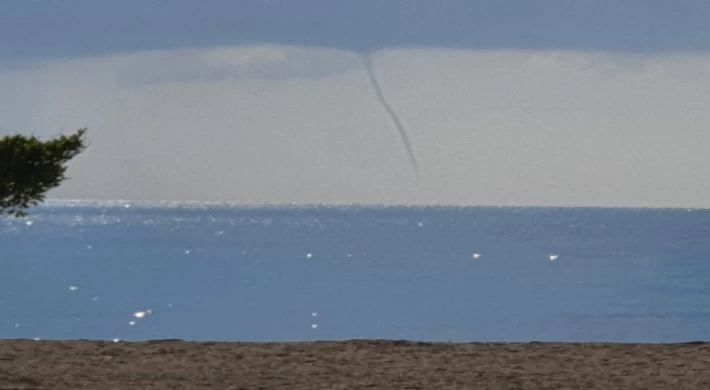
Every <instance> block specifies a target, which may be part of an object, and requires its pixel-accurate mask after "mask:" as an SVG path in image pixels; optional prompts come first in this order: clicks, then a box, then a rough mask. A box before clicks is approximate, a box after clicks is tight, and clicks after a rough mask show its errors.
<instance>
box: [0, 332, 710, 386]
mask: <svg viewBox="0 0 710 390" xmlns="http://www.w3.org/2000/svg"><path fill="white" fill-rule="evenodd" d="M257 388H258V389H304V390H305V389H359V388H362V389H366V388H367V389H468V388H477V389H517V388H524V389H559V388H587V389H649V388H664V389H665V388H667V389H671V388H672V389H708V388H710V342H706V341H689V342H683V343H608V342H592V343H575V342H526V343H518V342H466V343H441V342H418V341H407V340H347V341H294V342H232V341H229V342H221V341H184V340H176V339H168V340H149V341H130V342H125V341H121V342H113V341H94V340H53V341H45V340H40V341H35V340H27V339H22V340H0V389H53V390H62V389H67V390H68V389H77V390H79V389H92V390H103V389H111V390H123V389H231V390H237V389H257Z"/></svg>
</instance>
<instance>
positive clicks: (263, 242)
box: [0, 201, 710, 343]
mask: <svg viewBox="0 0 710 390" xmlns="http://www.w3.org/2000/svg"><path fill="white" fill-rule="evenodd" d="M0 338H3V339H19V338H26V339H43V340H44V339H59V340H67V339H101V340H113V341H137V340H150V339H172V338H178V339H183V340H199V341H207V340H211V341H313V340H345V339H406V340H419V341H443V342H447V341H451V342H470V341H504V342H528V341H561V342H562V341H565V342H567V341H573V342H664V343H665V342H686V341H697V340H710V210H703V209H628V208H525V207H413V206H412V207H404V206H402V207H393V206H390V207H387V206H356V205H352V206H298V205H283V206H240V205H236V204H226V203H220V204H215V203H194V202H192V203H171V202H153V203H150V202H143V203H140V202H127V201H49V202H47V203H46V204H44V205H41V206H38V207H36V208H33V209H31V210H30V214H29V216H28V217H26V218H2V219H0Z"/></svg>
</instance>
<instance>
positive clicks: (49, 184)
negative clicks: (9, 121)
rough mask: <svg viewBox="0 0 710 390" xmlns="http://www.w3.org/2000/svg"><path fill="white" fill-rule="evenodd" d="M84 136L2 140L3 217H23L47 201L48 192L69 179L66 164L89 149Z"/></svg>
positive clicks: (0, 192)
mask: <svg viewBox="0 0 710 390" xmlns="http://www.w3.org/2000/svg"><path fill="white" fill-rule="evenodd" d="M84 133H86V129H80V130H78V131H77V132H76V133H75V134H72V135H69V136H66V135H62V136H60V137H57V138H54V139H51V140H49V141H40V140H39V139H38V138H36V137H34V136H33V137H27V136H23V135H12V136H5V137H2V138H0V216H2V215H3V214H7V215H12V216H16V217H21V216H24V215H26V213H25V212H24V210H26V209H27V208H29V207H31V206H35V205H37V204H39V203H41V202H42V201H44V196H45V194H46V193H47V191H49V190H51V189H52V188H55V187H57V186H59V184H60V183H61V182H62V181H63V180H65V179H66V176H64V173H65V172H66V170H67V167H66V166H65V165H64V164H65V163H66V162H68V161H69V160H71V159H72V158H74V156H76V155H77V154H79V153H81V152H82V151H83V150H84V149H85V148H86V144H85V139H84Z"/></svg>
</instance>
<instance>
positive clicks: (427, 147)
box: [0, 3, 710, 207]
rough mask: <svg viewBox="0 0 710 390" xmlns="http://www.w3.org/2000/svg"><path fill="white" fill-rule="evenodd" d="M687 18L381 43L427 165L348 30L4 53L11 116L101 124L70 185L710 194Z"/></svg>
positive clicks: (631, 202)
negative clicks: (588, 40)
mask: <svg viewBox="0 0 710 390" xmlns="http://www.w3.org/2000/svg"><path fill="white" fill-rule="evenodd" d="M403 4H404V3H403ZM693 4H695V3H693ZM698 4H699V3H698ZM403 7H405V6H404V5H403ZM499 17H501V18H503V17H505V16H499ZM596 17H597V18H600V16H598V15H597V16H596ZM630 18H631V19H633V18H632V17H630ZM442 23H443V22H442ZM556 28H559V26H558V27H556ZM569 28H573V27H569ZM17 31H19V30H17ZM175 31H178V30H175ZM690 35H692V36H694V37H695V38H694V39H695V40H694V41H693V42H695V43H694V45H695V46H694V47H692V48H690V47H688V48H685V49H683V50H665V49H667V48H665V49H664V50H647V51H643V50H640V51H632V50H618V48H617V49H616V50H596V49H594V50H591V49H585V48H571V47H550V48H545V47H537V48H536V47H521V48H514V47H501V48H494V47H488V48H480V47H474V46H473V45H468V44H467V45H460V46H461V47H451V46H454V45H446V46H444V45H442V46H441V47H433V46H428V47H414V46H416V45H411V46H410V47H406V45H402V47H395V46H392V47H376V48H375V47H372V51H368V53H371V56H372V60H373V65H374V71H375V73H376V74H377V76H378V79H379V81H380V83H381V87H382V89H383V92H384V94H385V95H386V97H387V99H388V102H389V104H390V106H391V107H392V109H393V110H394V111H396V113H397V115H398V117H399V118H400V119H401V120H402V122H403V123H404V125H405V126H406V130H407V132H408V134H409V136H410V140H411V143H412V147H413V150H414V153H415V155H416V159H417V161H418V165H419V175H418V180H415V175H414V172H413V170H412V167H411V165H410V164H409V160H408V156H407V153H406V150H405V149H404V147H403V145H402V143H401V139H400V138H399V137H398V134H397V131H396V129H395V128H394V127H393V125H392V123H391V121H390V119H389V117H388V116H387V113H386V112H385V111H384V109H383V107H382V105H381V104H380V103H379V102H378V100H377V98H376V96H375V92H374V91H373V88H372V86H371V84H370V83H369V81H368V78H367V75H366V73H365V68H364V66H363V57H362V55H363V54H364V52H360V51H354V50H352V48H350V47H342V48H339V47H337V46H338V45H337V44H334V45H331V46H327V45H320V46H315V45H306V44H298V43H297V42H295V43H291V44H285V43H284V42H277V41H276V40H274V42H268V41H264V42H250V43H238V44H237V43H224V42H217V43H215V44H212V45H203V47H196V46H195V45H194V44H191V45H186V46H185V47H183V48H179V47H173V46H175V45H165V46H166V47H165V48H151V49H150V50H146V48H142V47H136V48H135V50H130V48H123V49H122V50H120V52H116V53H111V52H110V50H96V52H95V53H81V54H80V55H76V54H75V55H65V56H60V55H47V56H44V57H43V56H40V55H26V56H24V57H23V56H17V57H16V58H5V59H4V62H3V61H0V134H9V133H15V132H21V133H25V134H36V135H40V136H43V137H49V136H53V135H57V134H59V133H62V132H70V131H73V130H74V129H76V128H79V127H83V126H88V127H89V133H88V136H89V141H90V144H91V146H90V148H89V149H88V150H87V151H86V152H85V153H84V154H82V155H80V156H79V157H77V158H76V159H75V161H74V162H73V163H72V164H71V168H70V170H69V172H68V173H69V176H70V177H71V179H70V180H69V181H67V182H66V183H64V184H63V185H62V187H61V188H59V189H58V190H55V191H53V192H52V193H51V195H52V196H53V197H57V198H83V199H97V198H98V199H136V200H209V201H236V202H242V203H247V204H261V203H369V204H456V205H482V204H485V205H555V206H577V205H581V206H634V207H646V206H657V207H666V206H674V207H710V173H708V172H709V168H710V153H708V152H707V144H708V140H710V135H708V134H709V133H708V125H709V124H710V110H708V107H710V53H708V52H706V51H705V49H704V47H705V46H706V43H707V42H706V40H710V38H702V39H701V38H699V37H696V35H694V34H690ZM690 35H689V36H690ZM705 36H707V37H710V29H708V35H705ZM671 38H672V37H671ZM671 38H669V42H670V41H672V39H671ZM77 39H79V38H77ZM86 39H88V38H86ZM176 39H177V38H176ZM609 39H612V38H609ZM680 41H681V40H678V42H680ZM689 44H690V43H689ZM28 45H29V44H28ZM363 45H364V43H363ZM704 45H705V46H704ZM168 46H169V47H168ZM177 46H179V45H177ZM370 46H372V45H370ZM508 46H510V45H508ZM598 46H599V45H598ZM601 46H603V45H601ZM22 47H25V46H22ZM27 47H29V46H27ZM73 50H74V49H71V50H70V48H67V54H71V53H72V51H73ZM106 51H108V52H106ZM35 54H36V53H35ZM3 64H4V65H3Z"/></svg>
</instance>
